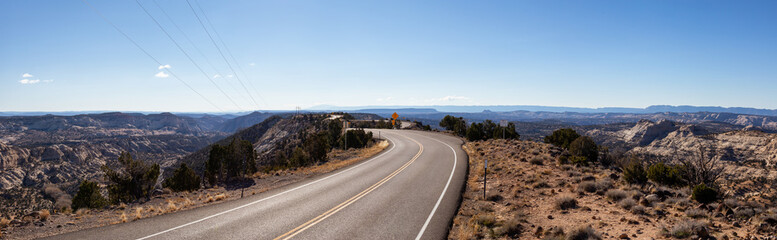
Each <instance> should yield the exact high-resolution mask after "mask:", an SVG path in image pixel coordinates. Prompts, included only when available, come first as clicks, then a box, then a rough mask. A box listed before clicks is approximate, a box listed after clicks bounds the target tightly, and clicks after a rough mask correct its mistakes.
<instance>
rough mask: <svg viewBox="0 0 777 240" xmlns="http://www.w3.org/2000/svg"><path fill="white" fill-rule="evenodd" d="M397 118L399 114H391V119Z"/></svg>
mask: <svg viewBox="0 0 777 240" xmlns="http://www.w3.org/2000/svg"><path fill="white" fill-rule="evenodd" d="M398 117H399V114H397V112H394V114H391V118H393V119H397V118H398Z"/></svg>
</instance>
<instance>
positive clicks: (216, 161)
mask: <svg viewBox="0 0 777 240" xmlns="http://www.w3.org/2000/svg"><path fill="white" fill-rule="evenodd" d="M254 172H256V152H255V151H254V146H253V144H251V142H249V141H246V140H242V139H239V138H234V139H232V142H230V143H229V145H225V146H222V145H218V144H215V145H213V146H212V147H211V149H210V153H209V155H208V160H207V161H206V162H205V176H206V177H207V178H208V182H209V183H210V184H216V183H217V182H227V181H230V180H232V179H234V178H241V177H243V176H245V175H246V174H253V173H254Z"/></svg>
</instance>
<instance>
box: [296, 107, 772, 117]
mask: <svg viewBox="0 0 777 240" xmlns="http://www.w3.org/2000/svg"><path fill="white" fill-rule="evenodd" d="M306 110H308V111H355V112H369V113H382V112H389V111H393V110H402V111H404V112H410V111H412V112H413V113H422V112H423V113H433V112H453V113H456V112H460V113H475V112H483V111H492V112H514V111H530V112H559V113H563V112H575V113H638V114H648V113H664V112H675V113H684V112H687V113H695V112H712V113H736V114H748V115H764V116H777V109H758V108H744V107H730V108H729V107H714V106H670V105H654V106H649V107H646V108H619V107H605V108H576V107H552V106H534V105H485V106H454V105H450V106H441V105H433V106H354V107H338V106H332V105H319V106H314V107H311V108H308V109H306Z"/></svg>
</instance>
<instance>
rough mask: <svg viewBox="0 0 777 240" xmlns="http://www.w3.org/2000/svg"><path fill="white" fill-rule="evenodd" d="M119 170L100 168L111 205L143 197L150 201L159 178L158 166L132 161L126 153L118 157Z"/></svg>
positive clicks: (106, 167)
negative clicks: (106, 185) (107, 182)
mask: <svg viewBox="0 0 777 240" xmlns="http://www.w3.org/2000/svg"><path fill="white" fill-rule="evenodd" d="M119 163H120V164H121V167H120V168H119V169H112V168H110V167H108V166H107V165H104V166H103V167H102V170H103V172H104V173H105V179H106V180H108V181H110V182H111V183H110V184H109V185H108V196H109V197H110V199H111V202H112V203H120V202H123V203H129V202H133V201H135V200H138V199H140V198H143V197H145V198H146V200H148V199H151V193H152V191H153V190H154V185H156V180H157V178H158V177H159V173H160V170H159V164H156V163H155V164H148V163H145V162H143V161H140V160H134V159H132V155H130V154H129V153H127V152H124V153H122V154H121V155H120V156H119Z"/></svg>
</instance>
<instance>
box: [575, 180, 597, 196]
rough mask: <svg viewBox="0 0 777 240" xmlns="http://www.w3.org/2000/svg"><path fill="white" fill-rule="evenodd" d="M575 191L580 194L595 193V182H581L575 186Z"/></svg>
mask: <svg viewBox="0 0 777 240" xmlns="http://www.w3.org/2000/svg"><path fill="white" fill-rule="evenodd" d="M577 190H578V191H580V192H589V193H592V192H596V182H594V181H585V182H581V183H580V185H577Z"/></svg>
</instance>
